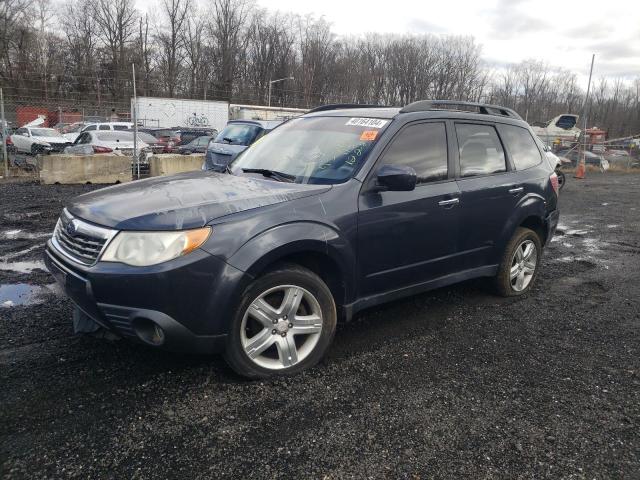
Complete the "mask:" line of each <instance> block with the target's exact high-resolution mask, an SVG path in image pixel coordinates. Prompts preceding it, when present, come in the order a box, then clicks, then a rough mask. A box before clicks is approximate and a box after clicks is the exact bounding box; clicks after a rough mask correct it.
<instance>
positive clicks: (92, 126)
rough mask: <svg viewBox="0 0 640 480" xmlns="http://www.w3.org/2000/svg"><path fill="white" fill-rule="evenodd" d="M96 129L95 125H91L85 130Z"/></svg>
mask: <svg viewBox="0 0 640 480" xmlns="http://www.w3.org/2000/svg"><path fill="white" fill-rule="evenodd" d="M95 129H96V126H95V125H89V126H88V127H87V128H85V129H84V131H85V132H91V131H93V130H95Z"/></svg>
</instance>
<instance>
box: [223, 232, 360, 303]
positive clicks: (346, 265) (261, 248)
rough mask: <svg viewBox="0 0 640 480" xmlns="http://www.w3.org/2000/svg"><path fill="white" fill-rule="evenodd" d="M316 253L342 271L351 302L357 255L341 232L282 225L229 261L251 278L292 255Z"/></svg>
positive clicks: (253, 239)
mask: <svg viewBox="0 0 640 480" xmlns="http://www.w3.org/2000/svg"><path fill="white" fill-rule="evenodd" d="M303 253H313V254H317V255H322V256H324V257H326V258H327V261H330V262H332V263H333V264H334V266H335V267H336V268H337V269H338V271H339V273H340V276H341V278H342V280H343V283H344V285H345V292H344V293H345V298H351V297H352V294H353V285H352V283H353V282H352V281H350V279H352V278H354V269H355V258H356V257H355V252H354V251H353V248H352V246H351V245H350V243H349V242H347V241H346V240H345V239H344V238H343V237H342V236H341V235H340V234H339V232H338V231H337V230H335V229H334V228H331V227H330V226H328V225H326V224H322V223H317V222H295V223H288V224H282V225H278V226H276V227H274V228H271V229H269V230H267V231H265V232H262V233H261V234H259V235H257V236H255V237H254V238H252V239H251V240H250V241H248V242H247V243H245V244H244V245H243V246H242V247H241V248H240V249H239V250H238V251H237V252H235V253H234V254H233V255H232V256H230V257H229V258H228V259H227V262H228V263H229V264H230V265H232V266H234V267H235V268H237V269H239V270H242V271H244V272H247V273H248V274H249V275H251V276H254V277H255V276H256V275H258V274H259V273H260V272H261V271H263V270H264V268H265V267H267V266H268V265H270V264H272V263H274V262H277V261H278V260H280V259H284V258H285V257H288V256H290V255H294V254H303Z"/></svg>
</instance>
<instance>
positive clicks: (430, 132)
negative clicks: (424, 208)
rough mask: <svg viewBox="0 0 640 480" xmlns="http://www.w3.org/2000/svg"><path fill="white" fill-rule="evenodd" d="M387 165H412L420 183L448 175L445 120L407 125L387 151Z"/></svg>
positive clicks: (385, 161) (444, 177) (385, 155)
mask: <svg viewBox="0 0 640 480" xmlns="http://www.w3.org/2000/svg"><path fill="white" fill-rule="evenodd" d="M383 163H384V164H385V165H404V166H406V167H411V168H413V169H414V170H415V171H416V174H417V176H418V179H417V183H426V182H434V181H437V180H444V179H446V178H447V134H446V130H445V126H444V123H418V124H415V125H410V126H408V127H406V128H404V129H403V130H402V131H401V132H400V133H399V134H398V135H397V136H396V137H395V138H394V139H393V140H392V142H391V146H390V147H389V148H388V150H387V151H386V152H385V154H384V159H383Z"/></svg>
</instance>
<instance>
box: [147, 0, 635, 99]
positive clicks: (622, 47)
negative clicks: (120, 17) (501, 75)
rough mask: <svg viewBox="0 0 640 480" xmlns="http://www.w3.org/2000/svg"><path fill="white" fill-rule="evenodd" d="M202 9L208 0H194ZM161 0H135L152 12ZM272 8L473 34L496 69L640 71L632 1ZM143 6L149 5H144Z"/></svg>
mask: <svg viewBox="0 0 640 480" xmlns="http://www.w3.org/2000/svg"><path fill="white" fill-rule="evenodd" d="M196 1H198V3H200V4H201V5H202V6H203V7H205V8H206V5H207V0H196ZM159 2H160V0H138V3H139V5H140V7H141V8H143V9H146V10H152V12H151V13H152V14H153V8H149V7H150V6H155V5H157V4H158V3H159ZM257 2H258V5H259V6H260V7H264V8H268V9H269V10H271V11H275V10H279V11H281V12H293V13H299V14H303V15H304V14H308V13H311V14H313V15H314V16H316V17H320V16H324V17H325V19H326V20H327V21H329V22H330V23H331V24H332V27H333V31H334V32H335V33H337V34H338V35H362V34H364V33H367V32H379V33H383V32H389V33H399V34H402V33H434V34H455V35H473V36H474V37H475V38H476V41H477V42H478V43H479V44H480V45H482V56H483V59H484V60H485V61H486V62H487V63H488V64H489V65H490V66H495V67H497V68H500V67H501V66H504V65H506V64H509V63H517V62H520V61H521V60H525V59H528V58H534V59H537V60H544V61H546V62H547V63H548V64H549V65H550V66H552V67H554V66H555V67H564V68H567V69H569V70H572V71H574V72H575V73H576V74H578V76H579V78H580V81H581V83H582V84H583V86H584V87H586V79H587V76H588V73H589V63H590V61H591V54H592V53H595V54H596V63H595V68H594V77H595V78H598V77H600V76H607V77H625V78H627V79H630V78H635V77H638V76H640V2H638V1H637V0H635V1H634V0H598V1H595V0H582V1H576V0H488V1H486V0H475V1H474V0H436V1H434V0H385V1H380V0H369V1H362V0H321V1H315V2H308V1H304V0H257ZM145 7H146V8H145Z"/></svg>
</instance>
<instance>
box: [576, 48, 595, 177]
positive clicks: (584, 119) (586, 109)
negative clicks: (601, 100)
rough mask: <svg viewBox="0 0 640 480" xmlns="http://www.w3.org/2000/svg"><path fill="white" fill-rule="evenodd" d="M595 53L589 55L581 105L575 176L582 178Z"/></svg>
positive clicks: (584, 167) (584, 166) (584, 168)
mask: <svg viewBox="0 0 640 480" xmlns="http://www.w3.org/2000/svg"><path fill="white" fill-rule="evenodd" d="M595 59H596V54H595V53H594V54H593V55H592V56H591V68H590V69H589V83H587V94H586V96H585V97H584V105H583V106H582V144H581V147H582V152H579V153H580V155H579V156H578V159H579V161H578V163H579V164H578V165H576V167H577V169H576V175H575V177H576V178H584V173H585V170H586V165H585V163H586V162H585V158H584V157H585V152H586V151H587V116H588V114H589V94H590V93H591V77H592V76H593V63H594V62H595Z"/></svg>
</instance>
